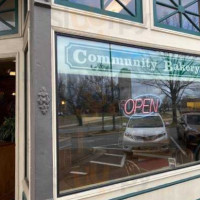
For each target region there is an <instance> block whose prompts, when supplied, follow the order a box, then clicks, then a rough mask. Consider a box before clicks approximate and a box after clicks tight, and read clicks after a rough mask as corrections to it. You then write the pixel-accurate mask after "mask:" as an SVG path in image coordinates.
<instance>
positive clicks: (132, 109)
mask: <svg viewBox="0 0 200 200" xmlns="http://www.w3.org/2000/svg"><path fill="white" fill-rule="evenodd" d="M159 103H160V100H159V99H154V98H145V99H141V98H138V99H128V100H127V101H126V103H125V104H124V112H125V113H126V114H127V115H133V114H135V113H143V114H148V113H151V112H158V108H159Z"/></svg>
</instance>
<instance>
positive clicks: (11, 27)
mask: <svg viewBox="0 0 200 200" xmlns="http://www.w3.org/2000/svg"><path fill="white" fill-rule="evenodd" d="M17 29H18V1H17V0H0V35H7V34H14V33H17Z"/></svg>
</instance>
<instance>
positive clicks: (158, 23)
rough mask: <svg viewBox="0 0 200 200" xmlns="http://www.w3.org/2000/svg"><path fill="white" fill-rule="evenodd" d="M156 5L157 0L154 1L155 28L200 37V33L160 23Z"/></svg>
mask: <svg viewBox="0 0 200 200" xmlns="http://www.w3.org/2000/svg"><path fill="white" fill-rule="evenodd" d="M156 3H157V0H154V1H153V11H154V26H157V27H160V28H164V29H169V30H172V31H178V32H182V33H187V34H192V35H197V36H200V32H195V31H191V30H187V29H184V28H178V27H174V26H171V25H167V24H162V23H160V22H159V21H158V16H157V11H156V6H157V4H156ZM166 7H168V6H167V5H166ZM199 28H200V27H199Z"/></svg>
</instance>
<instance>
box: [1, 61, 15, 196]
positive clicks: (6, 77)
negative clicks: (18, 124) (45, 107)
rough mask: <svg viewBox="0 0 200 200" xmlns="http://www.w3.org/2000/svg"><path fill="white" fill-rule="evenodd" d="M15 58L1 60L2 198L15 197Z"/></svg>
mask: <svg viewBox="0 0 200 200" xmlns="http://www.w3.org/2000/svg"><path fill="white" fill-rule="evenodd" d="M15 78H16V71H15V60H14V59H4V60H0V199H1V200H14V197H15V96H16V93H15Z"/></svg>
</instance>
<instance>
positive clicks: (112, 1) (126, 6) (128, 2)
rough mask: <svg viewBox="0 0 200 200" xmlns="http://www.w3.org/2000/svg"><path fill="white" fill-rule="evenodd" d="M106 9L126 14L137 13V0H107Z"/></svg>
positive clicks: (105, 2)
mask: <svg viewBox="0 0 200 200" xmlns="http://www.w3.org/2000/svg"><path fill="white" fill-rule="evenodd" d="M104 8H105V10H108V11H111V12H116V13H121V14H125V15H134V14H135V0H118V1H116V0H105V1H104Z"/></svg>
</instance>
